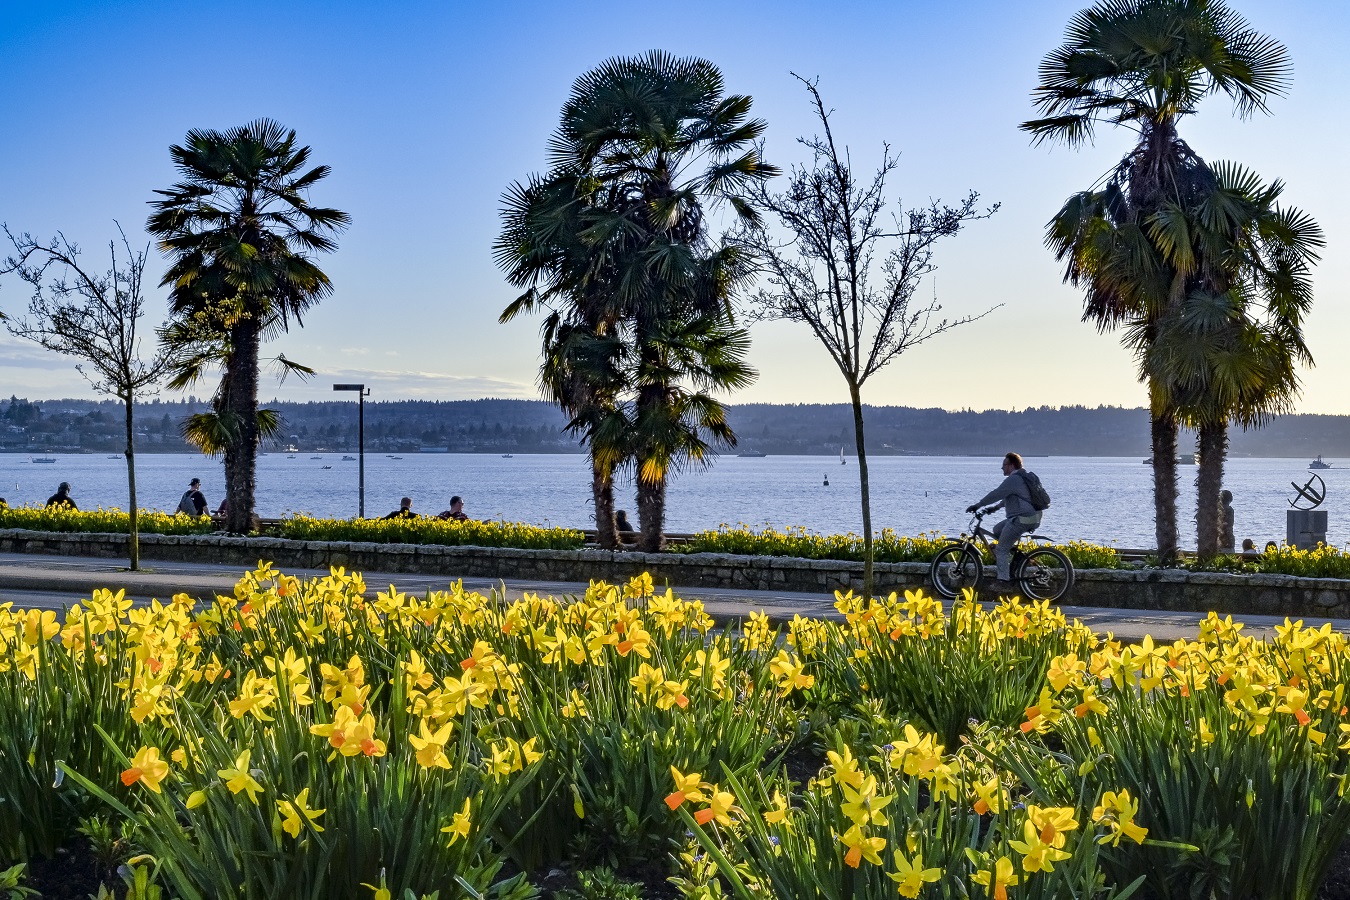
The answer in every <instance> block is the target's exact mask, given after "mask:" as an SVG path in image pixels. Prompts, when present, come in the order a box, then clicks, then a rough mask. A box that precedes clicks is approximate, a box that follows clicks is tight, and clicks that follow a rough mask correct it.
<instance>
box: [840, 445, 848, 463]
mask: <svg viewBox="0 0 1350 900" xmlns="http://www.w3.org/2000/svg"><path fill="white" fill-rule="evenodd" d="M839 465H841V466H846V465H848V463H847V462H846V461H845V460H844V448H843V447H840V448H839Z"/></svg>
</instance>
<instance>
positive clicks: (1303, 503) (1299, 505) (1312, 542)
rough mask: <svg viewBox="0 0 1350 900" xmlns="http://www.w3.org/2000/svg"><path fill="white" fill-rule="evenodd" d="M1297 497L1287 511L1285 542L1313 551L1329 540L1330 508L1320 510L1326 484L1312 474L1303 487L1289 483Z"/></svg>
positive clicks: (1290, 503)
mask: <svg viewBox="0 0 1350 900" xmlns="http://www.w3.org/2000/svg"><path fill="white" fill-rule="evenodd" d="M1289 486H1290V487H1292V488H1293V489H1294V497H1293V499H1291V500H1290V501H1289V509H1287V510H1285V512H1284V518H1285V526H1284V527H1285V543H1287V544H1289V545H1290V546H1291V547H1297V548H1298V549H1300V550H1311V549H1313V548H1314V547H1316V546H1317V545H1318V544H1325V543H1326V540H1327V511H1326V510H1325V509H1318V507H1319V506H1321V505H1322V503H1323V501H1325V500H1326V499H1327V483H1326V482H1325V481H1323V480H1322V477H1321V476H1320V475H1313V476H1312V477H1311V478H1309V479H1308V481H1307V483H1306V484H1304V485H1303V486H1302V487H1300V486H1299V483H1298V482H1297V481H1291V482H1289Z"/></svg>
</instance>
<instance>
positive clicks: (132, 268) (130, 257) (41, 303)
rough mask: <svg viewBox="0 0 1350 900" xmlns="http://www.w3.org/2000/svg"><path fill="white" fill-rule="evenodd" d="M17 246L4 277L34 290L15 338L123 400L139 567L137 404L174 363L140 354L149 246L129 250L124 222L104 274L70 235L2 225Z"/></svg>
mask: <svg viewBox="0 0 1350 900" xmlns="http://www.w3.org/2000/svg"><path fill="white" fill-rule="evenodd" d="M0 228H3V229H4V232H5V237H7V238H8V239H9V243H10V245H11V246H12V247H13V248H14V253H13V255H11V256H9V257H7V258H6V259H5V261H4V262H3V263H0V275H8V274H11V273H13V274H16V275H18V276H19V277H20V278H22V279H23V280H24V281H26V282H28V284H29V285H30V286H31V287H32V289H33V296H32V298H31V299H30V300H29V302H28V314H27V315H25V316H22V317H18V318H14V317H11V318H9V319H7V320H6V324H7V325H8V326H9V330H10V331H11V332H12V333H13V334H14V335H16V336H18V337H21V338H26V339H28V340H30V341H34V342H36V343H38V344H40V345H41V346H43V347H45V348H46V349H48V350H52V351H55V352H57V353H63V354H65V355H67V356H72V357H74V358H75V359H76V360H78V362H76V364H75V369H76V371H78V372H79V373H80V374H81V375H82V376H84V379H85V380H86V381H88V382H89V384H90V386H91V387H92V388H93V389H94V390H95V391H96V392H97V393H100V394H105V395H108V396H112V397H116V398H117V399H118V400H121V401H122V407H123V409H124V410H125V413H126V431H127V449H126V460H127V492H128V495H129V496H128V500H129V506H128V512H129V514H130V517H131V522H130V526H131V527H130V533H131V535H130V537H131V540H130V553H129V555H130V565H131V568H132V569H137V568H139V567H140V542H139V539H138V536H139V529H138V521H137V508H136V447H135V419H134V407H135V402H136V398H137V397H138V396H142V395H145V394H147V393H152V392H153V390H154V387H155V385H156V384H158V383H159V381H160V380H161V379H162V378H163V377H164V376H165V374H166V373H167V371H168V370H169V368H170V367H171V365H172V362H173V361H172V360H171V359H170V357H169V354H168V353H167V352H166V351H165V349H164V348H162V347H160V348H157V349H156V350H155V351H154V352H153V353H152V354H150V355H149V356H148V357H146V356H142V354H141V335H140V332H139V326H140V320H141V317H142V316H144V315H145V294H144V293H143V291H142V289H141V280H142V276H143V275H144V273H145V260H146V254H147V252H148V248H147V249H146V250H141V251H139V252H137V251H133V250H132V249H131V244H130V242H129V241H128V240H127V236H126V233H125V232H123V231H122V226H121V225H120V224H119V225H118V226H117V231H118V233H119V235H121V246H122V251H121V254H119V251H118V249H117V246H118V242H117V241H109V242H108V255H109V257H110V262H109V266H108V270H107V271H106V272H104V273H102V274H93V273H91V272H89V271H86V270H85V269H84V268H83V267H82V266H81V265H80V262H79V257H80V248H79V247H78V246H76V245H75V244H72V243H71V242H70V241H68V240H67V239H66V237H65V235H63V234H60V233H58V234H57V235H56V237H54V238H52V239H51V240H50V241H49V242H47V243H45V244H43V243H39V242H38V241H37V240H35V239H34V238H33V237H32V236H31V235H29V234H27V233H24V234H22V235H19V236H15V234H14V233H13V232H11V231H10V230H9V226H8V225H0Z"/></svg>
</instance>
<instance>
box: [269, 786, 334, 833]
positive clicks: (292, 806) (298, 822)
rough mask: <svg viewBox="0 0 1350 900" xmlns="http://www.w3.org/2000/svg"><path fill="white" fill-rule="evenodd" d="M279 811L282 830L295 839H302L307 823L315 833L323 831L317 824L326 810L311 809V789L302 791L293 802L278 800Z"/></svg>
mask: <svg viewBox="0 0 1350 900" xmlns="http://www.w3.org/2000/svg"><path fill="white" fill-rule="evenodd" d="M277 811H278V812H280V813H281V815H282V820H281V830H282V831H284V832H286V833H287V834H289V835H290V836H291V837H293V838H298V837H300V830H301V829H302V828H304V827H305V823H306V822H308V823H309V827H310V828H313V829H314V830H315V831H323V828H322V826H320V825H318V824H316V820H317V819H318V818H319V816H321V815H323V814H324V813H325V812H326V810H322V809H310V808H309V788H305V789H303V790H302V791H300V793H298V794H296V795H295V799H293V800H278V801H277Z"/></svg>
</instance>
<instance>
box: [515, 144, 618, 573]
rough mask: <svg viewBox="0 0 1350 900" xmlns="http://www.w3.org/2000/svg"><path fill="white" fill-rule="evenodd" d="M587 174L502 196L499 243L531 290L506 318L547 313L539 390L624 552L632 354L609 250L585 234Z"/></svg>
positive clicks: (598, 516) (605, 540)
mask: <svg viewBox="0 0 1350 900" xmlns="http://www.w3.org/2000/svg"><path fill="white" fill-rule="evenodd" d="M579 182H580V178H579V177H578V176H577V175H576V174H575V173H574V172H570V171H565V170H564V171H556V172H553V173H551V174H550V176H548V177H547V178H540V177H537V176H535V177H532V178H530V179H529V180H528V181H527V182H526V183H525V184H519V183H518V184H515V185H512V186H511V188H509V189H508V190H507V192H506V195H505V197H504V198H503V200H504V204H503V209H502V226H503V227H502V233H501V235H500V236H499V237H498V239H497V242H496V245H495V255H496V257H497V262H498V265H500V266H501V267H502V269H503V270H505V272H506V274H507V280H508V281H509V282H510V283H511V284H513V285H515V286H517V287H524V288H526V290H525V292H524V293H523V294H521V295H520V296H519V297H517V298H516V299H515V300H514V301H512V303H511V304H510V305H509V306H507V308H506V309H505V310H504V311H503V312H502V314H501V317H500V321H501V322H503V323H505V322H509V321H511V320H512V319H514V318H516V317H517V316H519V315H521V314H522V313H530V312H537V311H546V313H547V314H546V316H545V319H544V323H543V326H542V329H541V331H542V335H543V353H542V356H543V359H542V362H541V364H540V367H539V385H540V388H541V390H542V391H543V392H544V394H545V395H546V396H547V397H548V398H549V399H550V400H551V401H552V402H554V403H556V404H557V405H558V406H559V407H560V408H561V409H562V410H563V412H564V413H566V414H567V416H568V424H567V430H568V431H571V432H572V433H573V434H579V435H581V437H582V440H583V441H584V442H585V444H586V446H587V452H588V454H589V457H590V463H591V496H592V500H593V502H594V505H595V527H596V532H597V535H598V537H597V543H598V544H599V545H600V547H601V548H603V549H614V548H616V547H617V546H618V543H619V536H618V530H617V527H616V524H615V520H614V474H615V472H616V471H617V470H618V468H619V467H620V466H621V465H622V464H623V462H624V460H625V459H627V457H628V444H627V434H628V419H627V416H626V414H625V412H624V409H623V406H622V397H621V394H622V392H623V390H624V388H625V386H626V382H625V374H624V372H623V369H622V357H623V355H624V353H625V351H626V347H625V344H624V342H623V340H622V337H621V335H620V321H619V317H618V312H617V310H616V309H615V307H614V305H613V304H611V303H607V302H605V297H606V296H607V295H608V294H610V293H612V292H613V291H614V290H615V288H614V286H613V284H612V271H611V267H609V266H608V265H607V260H606V259H605V257H604V254H603V252H601V253H598V254H597V252H596V249H595V248H594V247H593V246H592V245H591V244H590V243H589V242H587V241H586V240H585V239H584V238H583V234H584V233H585V231H586V229H587V227H588V224H589V223H588V222H586V221H585V220H584V219H583V213H584V212H585V210H586V207H587V202H586V198H585V192H584V188H583V187H582V186H581V185H580V183H579Z"/></svg>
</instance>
